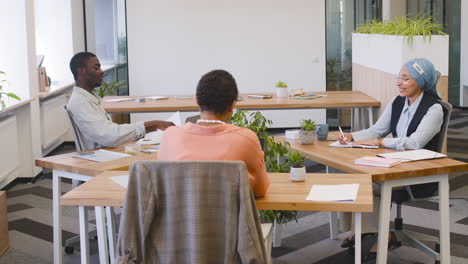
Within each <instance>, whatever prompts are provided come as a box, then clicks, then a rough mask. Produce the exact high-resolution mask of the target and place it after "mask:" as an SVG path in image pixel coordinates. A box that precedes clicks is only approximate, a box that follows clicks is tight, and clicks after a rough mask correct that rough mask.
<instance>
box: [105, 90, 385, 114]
mask: <svg viewBox="0 0 468 264" xmlns="http://www.w3.org/2000/svg"><path fill="white" fill-rule="evenodd" d="M251 94H270V95H273V94H271V93H251ZM313 94H316V95H326V96H323V97H320V98H314V99H310V100H300V99H291V98H278V97H276V96H275V95H273V98H271V99H255V98H249V97H248V96H247V95H248V94H240V97H242V98H243V100H242V101H238V102H237V106H236V108H238V109H242V110H249V109H259V110H260V109H309V108H310V109H312V108H342V107H378V106H380V102H379V101H377V100H376V99H374V98H372V97H370V96H368V95H366V94H364V93H362V92H358V91H331V92H314V93H313ZM123 97H128V98H132V99H136V98H143V97H145V96H121V98H123ZM113 98H119V97H118V96H110V97H105V98H104V99H113ZM102 106H103V107H104V109H105V110H106V111H107V112H108V113H122V112H123V113H137V112H165V111H167V112H171V111H198V110H199V108H198V105H197V103H196V99H195V95H192V98H190V99H176V98H174V96H169V99H165V100H149V99H147V100H146V101H145V102H143V103H137V102H136V101H135V100H130V101H123V102H104V101H103V102H102Z"/></svg>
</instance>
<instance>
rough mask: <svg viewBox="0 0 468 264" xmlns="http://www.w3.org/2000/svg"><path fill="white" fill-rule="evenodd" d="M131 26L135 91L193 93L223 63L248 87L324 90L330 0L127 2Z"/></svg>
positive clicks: (256, 89) (244, 88)
mask: <svg viewBox="0 0 468 264" xmlns="http://www.w3.org/2000/svg"><path fill="white" fill-rule="evenodd" d="M127 26H128V59H129V85H130V94H131V95H149V94H153V95H154V94H194V91H195V87H196V85H197V82H198V80H199V79H200V77H201V76H202V75H203V74H204V73H206V72H208V71H210V70H213V69H217V68H222V69H225V70H227V71H229V72H231V73H232V74H233V75H234V77H235V78H236V81H237V83H238V87H239V90H240V92H241V93H247V92H273V87H274V85H275V83H276V82H277V81H278V80H282V81H286V82H287V83H288V85H289V87H290V88H304V89H307V90H310V91H324V90H325V1H324V0H294V1H283V0H256V1H252V0H237V1H229V0H221V1H220V0H196V1H193V0H191V1H189V0H157V1H154V0H140V1H127ZM282 112H284V111H282ZM314 113H315V114H314V115H320V116H323V119H322V120H320V121H321V122H323V120H324V113H325V111H322V110H318V111H316V112H314ZM308 115H310V111H309V114H308ZM138 116H142V115H138ZM153 117H154V116H153ZM309 118H310V117H309ZM138 119H140V117H137V115H133V116H132V121H135V120H138ZM296 125H297V124H296Z"/></svg>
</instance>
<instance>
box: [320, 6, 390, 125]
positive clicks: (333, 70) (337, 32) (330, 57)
mask: <svg viewBox="0 0 468 264" xmlns="http://www.w3.org/2000/svg"><path fill="white" fill-rule="evenodd" d="M381 6H382V1H381V0H356V1H346V0H327V1H326V35H327V36H326V38H327V46H326V49H327V66H326V68H327V69H326V70H327V82H326V83H327V91H351V90H352V58H351V54H352V43H351V34H352V32H353V30H354V29H355V28H356V26H357V25H360V24H365V23H368V22H369V21H371V20H373V19H377V20H382V8H381ZM349 118H350V112H349V111H348V110H345V111H338V110H336V109H329V110H327V121H328V123H329V124H331V125H332V126H337V125H338V124H341V125H344V126H348V125H350V124H349Z"/></svg>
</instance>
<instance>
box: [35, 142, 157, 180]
mask: <svg viewBox="0 0 468 264" xmlns="http://www.w3.org/2000/svg"><path fill="white" fill-rule="evenodd" d="M147 147H149V146H147ZM143 148H146V146H143ZM105 149H106V150H109V151H116V152H122V153H123V152H124V146H121V147H117V148H105ZM89 151H93V150H88V151H82V152H71V153H66V154H61V155H55V156H50V157H45V158H40V159H36V166H39V167H43V168H48V169H53V170H61V171H66V172H71V173H77V174H83V175H87V176H96V175H98V174H99V173H102V172H103V171H108V170H128V167H129V166H130V165H131V164H132V162H133V161H134V160H156V159H158V153H157V152H153V153H151V154H147V153H143V152H141V151H139V152H138V153H137V154H136V155H133V156H131V157H128V158H123V159H118V160H112V161H107V162H94V161H89V160H84V159H79V158H74V157H72V156H73V155H75V154H77V153H83V152H89Z"/></svg>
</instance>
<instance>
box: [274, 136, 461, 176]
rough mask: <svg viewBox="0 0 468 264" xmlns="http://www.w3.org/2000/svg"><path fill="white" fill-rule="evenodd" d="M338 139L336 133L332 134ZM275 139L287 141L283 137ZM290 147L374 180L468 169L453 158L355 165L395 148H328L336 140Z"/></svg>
mask: <svg viewBox="0 0 468 264" xmlns="http://www.w3.org/2000/svg"><path fill="white" fill-rule="evenodd" d="M331 138H336V133H332V134H331ZM275 140H278V141H284V140H285V138H284V136H279V137H276V138H275ZM287 141H288V142H289V143H290V144H291V149H294V150H297V151H300V152H301V153H303V154H304V155H305V156H307V157H308V158H310V159H311V160H313V161H315V162H318V163H321V164H324V165H327V166H330V167H333V168H335V169H338V170H341V171H344V172H347V173H365V174H370V175H372V181H374V182H378V181H388V180H397V179H404V178H413V177H419V176H428V175H437V174H445V173H452V172H460V171H468V163H464V162H461V161H457V160H454V159H450V158H442V159H432V160H421V161H413V162H403V163H400V164H398V165H395V166H393V167H391V168H381V167H371V166H364V165H355V164H354V160H356V159H358V158H362V157H364V156H375V155H376V154H381V153H389V152H395V151H396V150H393V149H386V148H378V149H362V148H337V147H329V146H328V145H329V144H331V143H332V142H333V141H317V140H316V141H315V143H314V144H312V145H301V144H300V142H299V140H289V139H288V140H287Z"/></svg>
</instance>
